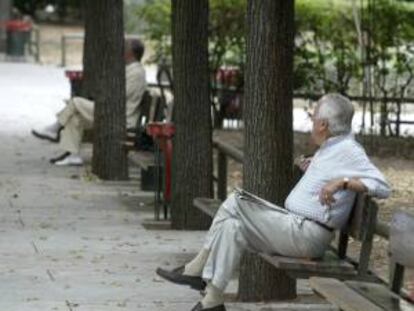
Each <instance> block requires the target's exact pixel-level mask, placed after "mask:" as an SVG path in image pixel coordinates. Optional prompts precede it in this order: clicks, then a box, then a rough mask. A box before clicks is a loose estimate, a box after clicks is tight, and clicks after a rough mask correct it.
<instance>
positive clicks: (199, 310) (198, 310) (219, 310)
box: [191, 302, 226, 311]
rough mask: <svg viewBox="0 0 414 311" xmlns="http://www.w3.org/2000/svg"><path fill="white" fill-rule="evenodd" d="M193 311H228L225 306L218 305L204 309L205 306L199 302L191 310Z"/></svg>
mask: <svg viewBox="0 0 414 311" xmlns="http://www.w3.org/2000/svg"><path fill="white" fill-rule="evenodd" d="M191 311H226V307H225V306H224V305H218V306H215V307H212V308H205V309H203V305H202V304H201V302H199V303H197V304H196V305H195V306H194V308H192V309H191Z"/></svg>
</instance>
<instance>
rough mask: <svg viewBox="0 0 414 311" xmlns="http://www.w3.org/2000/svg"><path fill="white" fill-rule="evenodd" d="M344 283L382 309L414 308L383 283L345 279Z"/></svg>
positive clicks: (396, 310)
mask: <svg viewBox="0 0 414 311" xmlns="http://www.w3.org/2000/svg"><path fill="white" fill-rule="evenodd" d="M345 284H346V285H347V286H348V287H350V288H352V289H353V290H354V291H356V292H357V293H359V294H360V295H361V296H363V297H365V298H366V299H368V300H370V301H371V302H372V303H374V304H376V305H377V306H379V307H381V308H382V309H384V310H387V311H408V310H411V311H413V310H414V305H412V304H411V305H410V303H409V302H407V301H405V300H404V299H402V298H401V297H400V296H398V295H397V294H395V293H393V292H392V291H390V290H389V289H388V288H386V287H385V286H384V285H383V284H377V283H368V282H358V281H346V282H345Z"/></svg>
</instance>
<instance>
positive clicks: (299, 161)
mask: <svg viewBox="0 0 414 311" xmlns="http://www.w3.org/2000/svg"><path fill="white" fill-rule="evenodd" d="M311 161H312V157H308V158H307V157H305V156H304V155H303V154H302V155H300V156H299V157H297V158H296V159H295V160H294V163H295V165H296V166H298V167H299V168H300V170H301V171H302V172H305V171H306V170H307V169H308V167H309V164H310V163H311Z"/></svg>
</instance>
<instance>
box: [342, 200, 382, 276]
mask: <svg viewBox="0 0 414 311" xmlns="http://www.w3.org/2000/svg"><path fill="white" fill-rule="evenodd" d="M377 213H378V205H377V204H376V202H375V201H373V200H372V198H371V197H370V196H368V195H367V194H365V193H359V194H357V196H356V198H355V202H354V205H353V207H352V211H351V215H350V217H349V219H348V223H347V224H346V226H345V227H344V228H343V229H342V230H341V231H340V235H339V241H338V255H339V257H340V258H345V257H346V253H347V247H348V241H349V237H352V238H353V239H355V240H357V241H360V242H361V249H360V252H359V258H358V259H357V263H358V267H357V270H358V273H359V274H365V273H367V272H368V265H369V258H370V255H371V250H372V242H373V238H374V232H375V225H376V220H377Z"/></svg>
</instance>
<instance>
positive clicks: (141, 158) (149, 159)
mask: <svg viewBox="0 0 414 311" xmlns="http://www.w3.org/2000/svg"><path fill="white" fill-rule="evenodd" d="M128 159H129V160H130V161H131V162H132V163H134V164H135V165H138V166H139V167H141V168H142V169H144V170H147V169H148V167H149V166H154V165H155V157H154V153H153V152H151V151H138V152H129V153H128Z"/></svg>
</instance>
